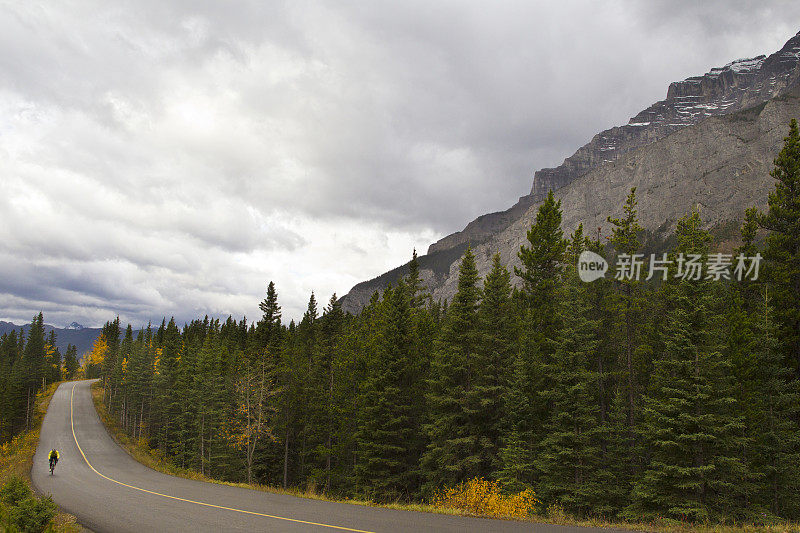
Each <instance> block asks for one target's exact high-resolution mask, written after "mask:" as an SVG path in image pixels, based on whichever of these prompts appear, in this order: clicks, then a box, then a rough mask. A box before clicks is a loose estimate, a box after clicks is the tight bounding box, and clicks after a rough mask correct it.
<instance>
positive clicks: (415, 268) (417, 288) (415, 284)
mask: <svg viewBox="0 0 800 533" xmlns="http://www.w3.org/2000/svg"><path fill="white" fill-rule="evenodd" d="M405 283H406V286H407V287H408V297H409V298H410V300H411V308H412V309H416V308H418V307H421V306H422V305H423V304H424V303H425V301H426V300H427V299H428V297H429V294H428V293H427V290H426V287H425V285H424V284H423V282H422V278H421V277H420V273H419V259H417V249H416V248H414V251H413V253H412V255H411V261H410V262H409V263H408V276H406V281H405Z"/></svg>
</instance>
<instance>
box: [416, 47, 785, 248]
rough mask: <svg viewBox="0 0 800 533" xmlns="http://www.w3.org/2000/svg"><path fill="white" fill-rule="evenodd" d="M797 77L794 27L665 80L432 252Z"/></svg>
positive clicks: (498, 225) (486, 231) (499, 225)
mask: <svg viewBox="0 0 800 533" xmlns="http://www.w3.org/2000/svg"><path fill="white" fill-rule="evenodd" d="M799 80H800V33H798V34H797V35H795V36H794V37H792V38H791V39H790V40H789V41H787V43H786V44H785V45H784V46H783V48H781V50H780V51H778V52H775V53H774V54H772V55H770V56H769V57H766V56H763V55H762V56H758V57H755V58H752V59H739V60H736V61H733V62H731V63H729V64H727V65H725V66H724V67H719V68H713V69H711V71H710V72H708V73H706V74H704V75H702V76H695V77H691V78H687V79H685V80H683V81H677V82H673V83H671V84H670V86H669V88H668V89H667V97H666V99H665V100H661V101H660V102H656V103H655V104H653V105H651V106H650V107H648V108H647V109H645V110H644V111H642V112H640V113H639V114H637V115H636V116H635V117H633V118H631V119H630V120H629V121H628V123H627V124H625V125H623V126H618V127H614V128H610V129H608V130H605V131H602V132H600V133H598V134H597V135H595V136H594V137H593V138H592V140H591V141H589V143H587V144H586V145H584V146H582V147H581V148H579V149H578V150H577V151H576V152H575V153H574V154H573V155H571V156H570V157H568V158H567V159H565V160H564V162H563V163H562V164H561V165H559V166H558V167H556V168H544V169H541V170H538V171H536V173H535V174H534V177H533V185H532V187H531V191H530V194H529V195H526V196H523V197H521V198H520V199H519V201H518V202H517V204H516V205H515V206H514V207H512V208H510V209H508V210H506V211H502V212H499V213H490V214H488V215H483V216H481V217H478V218H477V219H476V220H474V221H472V222H470V223H469V224H468V225H467V226H466V227H465V228H464V229H463V230H462V231H459V232H456V233H453V234H451V235H448V236H446V237H444V238H443V239H441V240H439V241H438V242H436V243H433V244H432V245H431V246H430V247H429V248H428V252H429V253H430V252H434V251H438V250H443V249H446V248H451V247H453V246H458V245H460V244H465V243H467V242H471V243H472V244H476V243H482V242H485V241H486V240H487V239H488V238H490V237H491V236H492V235H494V234H496V233H497V232H498V231H502V230H503V229H505V228H506V227H508V226H509V225H510V224H512V223H513V222H514V221H515V220H517V219H518V218H519V217H520V216H521V215H522V214H523V213H524V212H525V210H526V209H527V207H529V206H530V205H531V204H534V203H536V202H540V201H542V200H543V199H544V197H545V196H546V195H547V192H548V191H550V190H551V189H552V190H554V191H555V190H558V189H560V188H561V187H564V186H566V185H567V184H569V183H571V182H572V181H574V180H575V179H577V178H579V177H580V176H583V175H584V174H586V173H587V172H589V171H590V170H592V169H594V168H597V167H599V166H601V165H604V164H607V163H610V162H613V161H616V160H617V159H619V158H620V157H622V156H624V155H625V154H627V153H628V152H631V151H633V150H636V149H638V148H641V147H642V146H646V145H648V144H651V143H653V142H656V141H658V140H660V139H663V138H665V137H667V136H668V135H670V134H671V133H673V132H675V131H677V130H679V129H681V128H685V127H686V126H691V125H693V124H697V123H698V122H700V121H702V120H704V119H706V118H708V117H711V116H719V115H724V114H728V113H733V112H736V111H740V110H742V109H747V108H749V107H752V106H754V105H758V104H760V103H763V102H766V101H767V100H769V99H771V98H774V97H776V96H778V95H780V94H783V93H784V92H786V90H788V88H789V87H792V86H794V85H796V84H797V83H798V81H799Z"/></svg>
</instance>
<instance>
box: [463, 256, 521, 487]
mask: <svg viewBox="0 0 800 533" xmlns="http://www.w3.org/2000/svg"><path fill="white" fill-rule="evenodd" d="M517 326H518V324H517V317H516V314H515V308H514V305H513V302H512V301H511V276H510V274H509V272H508V270H507V269H506V268H505V267H504V266H503V264H502V263H501V261H500V254H495V256H494V257H493V259H492V270H491V271H490V272H489V274H488V275H487V276H486V279H485V280H484V283H483V299H482V300H481V303H480V308H479V310H478V335H479V337H478V343H479V344H478V348H477V350H476V353H475V356H474V357H473V358H472V361H471V362H470V365H471V367H472V368H473V369H474V370H473V376H474V384H473V386H472V389H471V390H470V391H468V392H467V396H466V403H467V415H468V417H469V420H470V427H471V432H472V434H473V435H472V436H473V438H474V439H475V448H476V451H475V454H476V455H477V458H478V464H477V470H476V471H475V475H476V476H479V477H483V478H486V479H492V478H494V479H496V478H497V477H498V475H499V471H500V469H501V465H500V457H499V454H500V447H501V445H502V436H503V413H504V412H505V411H506V405H505V401H506V400H507V395H508V389H509V386H510V382H511V364H512V362H513V360H514V356H515V355H516V353H517V351H518V348H519V339H518V327H517Z"/></svg>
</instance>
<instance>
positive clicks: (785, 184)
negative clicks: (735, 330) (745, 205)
mask: <svg viewBox="0 0 800 533" xmlns="http://www.w3.org/2000/svg"><path fill="white" fill-rule="evenodd" d="M770 175H771V176H772V177H773V178H775V180H776V182H775V190H774V191H773V192H771V193H770V195H769V210H768V211H767V213H766V214H765V215H764V216H763V217H762V218H761V220H760V224H761V226H762V227H763V228H766V229H767V230H768V232H769V233H768V234H767V240H766V248H765V250H764V257H765V259H766V260H767V265H766V267H767V275H768V278H769V281H770V282H771V285H772V295H771V298H772V301H773V303H774V306H775V322H776V324H777V326H778V328H779V330H778V331H779V339H780V345H781V347H782V349H783V351H784V357H785V358H786V362H787V364H788V365H791V367H792V368H793V371H794V373H795V377H796V378H798V379H800V134H799V133H798V129H797V121H796V120H794V119H792V122H791V125H790V127H789V136H788V137H786V138H785V139H784V145H783V148H782V149H781V151H780V153H779V154H778V157H777V159H775V168H774V169H773V170H772V172H771V173H770Z"/></svg>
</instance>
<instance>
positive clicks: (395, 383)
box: [355, 281, 420, 501]
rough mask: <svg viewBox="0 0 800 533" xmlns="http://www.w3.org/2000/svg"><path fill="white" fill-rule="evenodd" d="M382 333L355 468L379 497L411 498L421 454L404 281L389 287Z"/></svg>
mask: <svg viewBox="0 0 800 533" xmlns="http://www.w3.org/2000/svg"><path fill="white" fill-rule="evenodd" d="M383 298H384V299H383V305H382V307H383V316H382V317H381V325H380V333H379V336H378V343H379V346H378V353H377V355H378V358H379V359H378V361H376V363H375V364H374V365H373V366H372V368H371V372H370V375H369V376H368V378H367V380H368V382H367V384H366V390H365V394H364V401H363V409H362V418H361V424H360V428H359V432H358V433H359V435H358V451H357V454H358V458H357V463H356V465H355V474H356V478H357V480H358V485H359V489H360V491H361V492H362V493H363V494H364V495H365V496H367V497H369V498H372V499H374V500H377V501H395V500H404V501H408V500H409V499H410V498H411V496H412V495H413V494H414V493H415V492H416V490H417V487H415V486H414V480H415V478H416V476H415V470H416V466H417V461H418V460H419V458H418V457H416V456H415V455H414V453H413V449H410V448H411V447H410V446H409V443H410V442H413V441H414V439H415V436H416V434H417V433H418V432H419V429H420V428H419V426H418V425H417V423H416V422H417V421H416V420H415V413H414V407H415V401H414V398H412V395H411V389H410V384H411V383H412V382H413V381H414V380H415V379H418V377H419V376H415V375H414V368H415V365H414V362H413V360H412V357H411V356H412V354H413V338H412V323H411V310H410V306H409V299H408V294H407V288H406V287H405V285H404V283H403V282H402V281H401V282H400V283H399V284H398V286H397V287H396V288H394V289H392V288H391V287H390V288H387V289H386V290H385V291H384V297H383Z"/></svg>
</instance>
